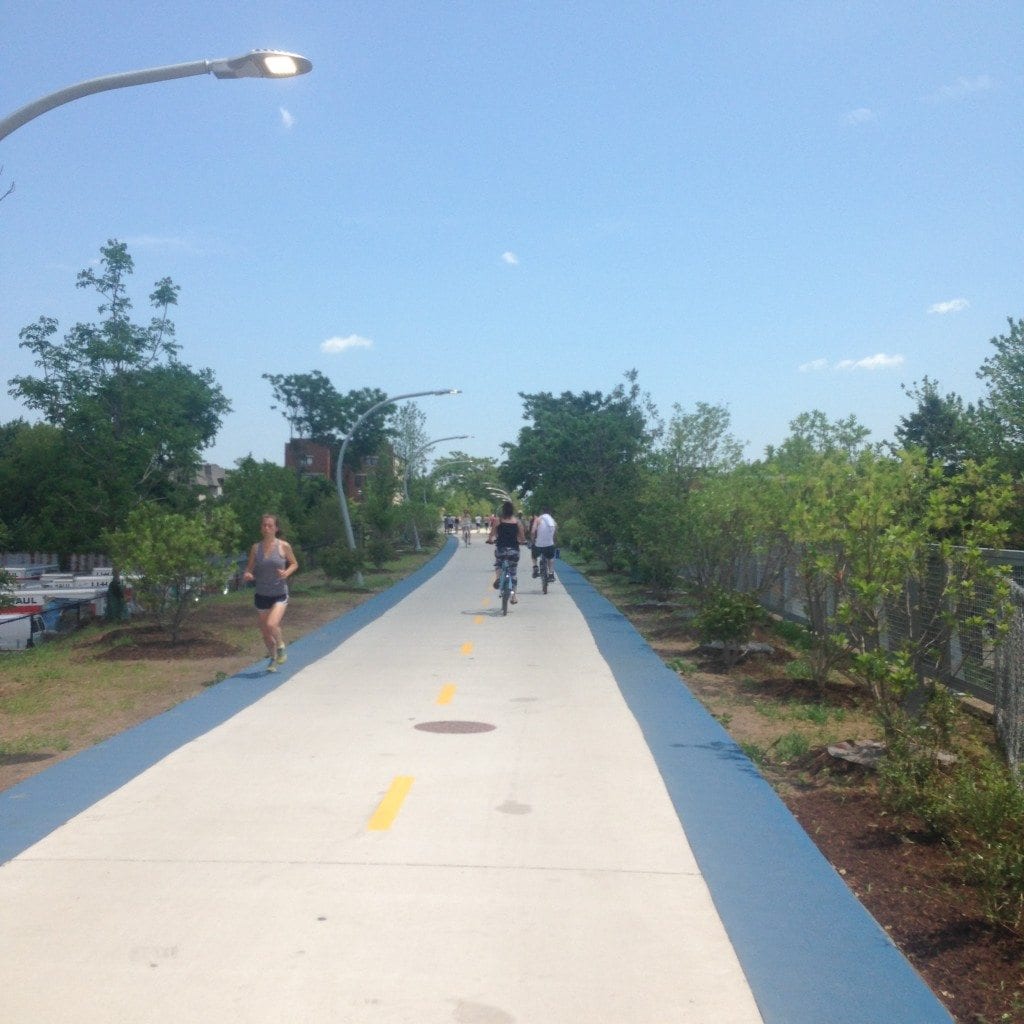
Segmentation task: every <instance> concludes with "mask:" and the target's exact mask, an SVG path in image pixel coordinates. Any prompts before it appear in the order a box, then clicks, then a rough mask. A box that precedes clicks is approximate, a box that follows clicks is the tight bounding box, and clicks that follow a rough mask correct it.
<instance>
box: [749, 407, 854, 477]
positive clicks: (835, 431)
mask: <svg viewBox="0 0 1024 1024" xmlns="http://www.w3.org/2000/svg"><path fill="white" fill-rule="evenodd" d="M789 429H790V434H789V436H788V437H787V438H786V439H785V440H784V441H783V442H782V444H781V445H779V447H778V448H775V447H773V446H771V445H769V446H768V448H767V450H766V451H765V457H766V458H767V459H769V460H772V461H777V462H781V463H786V464H789V465H799V464H800V463H801V462H802V461H804V460H805V459H808V458H811V457H813V456H814V455H824V454H830V453H832V452H839V453H841V454H845V455H846V456H848V457H850V458H852V457H853V456H854V455H856V454H857V452H859V451H861V450H862V449H863V448H864V447H865V444H866V441H867V438H868V437H869V436H870V434H871V431H870V430H869V429H868V428H867V427H865V426H864V425H863V424H862V423H860V422H859V421H858V420H857V417H856V416H855V415H853V414H852V413H851V415H849V416H847V417H846V419H838V420H829V418H828V417H827V416H826V415H825V413H823V412H822V411H821V410H820V409H814V410H813V411H811V412H802V413H800V415H799V416H797V417H796V419H794V420H792V421H790V424H789Z"/></svg>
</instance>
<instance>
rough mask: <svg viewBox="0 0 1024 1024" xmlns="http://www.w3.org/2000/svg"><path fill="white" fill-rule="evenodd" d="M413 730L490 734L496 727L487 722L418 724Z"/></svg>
mask: <svg viewBox="0 0 1024 1024" xmlns="http://www.w3.org/2000/svg"><path fill="white" fill-rule="evenodd" d="M415 728H417V729H420V730H422V731H423V732H490V731H491V730H492V729H494V728H496V727H495V726H493V725H491V724H490V723H489V722H420V724H419V725H417V726H415Z"/></svg>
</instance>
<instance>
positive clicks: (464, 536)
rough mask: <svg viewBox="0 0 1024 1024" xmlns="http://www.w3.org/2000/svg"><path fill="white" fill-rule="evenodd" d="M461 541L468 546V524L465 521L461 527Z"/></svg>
mask: <svg viewBox="0 0 1024 1024" xmlns="http://www.w3.org/2000/svg"><path fill="white" fill-rule="evenodd" d="M462 543H463V544H464V545H465V546H466V547H467V548H468V547H469V524H468V523H467V524H466V525H465V526H463V528H462Z"/></svg>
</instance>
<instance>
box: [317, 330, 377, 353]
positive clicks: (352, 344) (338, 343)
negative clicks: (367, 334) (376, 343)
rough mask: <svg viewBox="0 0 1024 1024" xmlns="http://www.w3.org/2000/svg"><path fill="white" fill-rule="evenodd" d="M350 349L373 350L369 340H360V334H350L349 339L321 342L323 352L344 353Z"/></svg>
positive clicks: (331, 339)
mask: <svg viewBox="0 0 1024 1024" xmlns="http://www.w3.org/2000/svg"><path fill="white" fill-rule="evenodd" d="M348 348H373V342H372V341H370V339H369V338H360V337H359V335H358V334H350V335H349V336H348V337H347V338H338V337H334V338H328V339H327V340H326V341H324V342H321V344H320V351H321V352H331V353H333V352H344V351H345V349H348Z"/></svg>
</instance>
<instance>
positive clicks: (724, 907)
mask: <svg viewBox="0 0 1024 1024" xmlns="http://www.w3.org/2000/svg"><path fill="white" fill-rule="evenodd" d="M558 576H559V580H560V581H561V583H562V584H563V585H564V586H565V588H566V590H567V591H568V593H569V594H570V596H571V597H572V599H573V600H574V601H575V602H576V605H577V607H578V608H579V609H580V611H581V612H582V614H583V616H584V618H585V619H586V621H587V624H588V625H589V627H590V630H591V633H592V634H593V636H594V640H595V641H596V643H597V646H598V649H599V650H600V651H601V654H602V656H603V657H604V658H605V660H606V661H607V662H608V664H609V666H610V667H611V669H612V672H613V673H614V675H615V678H616V680H617V681H618V684H619V688H620V690H621V691H622V695H623V697H624V698H625V700H626V703H627V705H628V706H629V709H630V711H631V712H632V714H633V716H634V717H635V718H636V721H637V723H638V725H639V726H640V729H641V731H642V732H643V735H644V738H645V740H646V742H647V745H648V746H649V748H650V750H651V753H652V754H653V756H654V759H655V761H656V763H657V765H658V769H659V771H660V772H661V775H662V778H663V779H664V782H665V786H666V788H667V790H668V793H669V796H670V798H671V800H672V802H673V804H674V806H675V808H676V813H677V814H678V815H679V819H680V821H681V822H682V823H683V826H684V828H685V829H686V835H687V837H688V839H689V841H690V845H691V847H692V848H693V852H694V855H695V856H696V858H697V862H698V864H699V865H700V869H701V873H702V875H703V876H704V879H705V881H706V882H707V884H708V887H709V889H710V891H711V896H712V899H713V900H714V902H715V906H716V907H717V909H718V912H719V915H720V916H721V918H722V921H723V923H724V925H725V928H726V931H727V933H728V935H729V938H730V940H731V941H732V944H733V947H734V948H735V950H736V953H737V956H738V957H739V959H740V963H741V964H742V966H743V970H744V973H745V974H746V976H747V979H748V981H749V983H750V986H751V989H752V991H753V993H754V998H755V999H756V1000H757V1004H758V1008H759V1009H760V1011H761V1013H762V1015H763V1017H764V1020H765V1022H766V1024H825V1022H830V1021H834V1022H838V1024H841V1022H850V1024H952V1017H951V1016H950V1015H949V1013H948V1012H947V1011H946V1009H945V1008H944V1007H943V1006H942V1004H941V1003H940V1002H939V1001H938V999H937V998H936V996H935V995H934V993H932V991H931V990H930V989H929V988H928V986H927V985H925V983H924V981H923V980H922V978H921V977H920V975H918V974H917V972H916V971H915V970H914V969H913V967H912V966H911V964H910V963H909V962H908V961H907V960H906V958H905V957H904V956H903V954H902V953H901V952H900V951H899V949H898V948H897V947H896V946H895V945H894V944H893V942H892V941H891V940H890V938H889V937H888V935H887V934H886V933H885V931H884V930H883V929H882V928H881V927H880V926H879V925H878V923H877V922H876V921H875V919H874V918H873V917H871V915H870V914H869V913H868V912H867V910H865V908H864V907H863V906H862V904H861V903H860V902H858V900H857V899H856V898H855V897H854V895H853V894H852V893H851V892H850V890H849V889H848V888H847V886H846V884H845V883H844V882H843V880H842V878H841V877H840V876H839V875H838V874H837V873H836V871H835V870H834V869H833V868H832V866H831V865H830V864H829V863H828V861H827V860H826V859H825V858H824V857H823V856H822V854H821V853H820V851H819V850H818V848H817V847H816V846H815V845H814V843H813V842H812V841H811V840H810V838H809V837H808V836H807V833H806V832H804V830H803V829H802V828H801V826H800V824H799V823H798V822H797V820H796V819H795V818H794V817H793V815H792V814H791V813H790V811H789V809H788V808H787V807H786V805H785V804H784V803H783V802H782V800H781V799H780V798H779V797H778V795H777V794H776V793H775V791H774V790H773V789H772V788H771V786H769V785H768V783H767V782H766V781H765V780H764V778H763V777H762V776H761V774H760V772H758V770H757V768H756V767H755V766H754V764H753V763H752V762H751V761H750V760H749V759H748V758H747V756H746V755H745V754H744V753H743V751H742V750H741V749H740V748H739V747H738V746H737V744H736V743H735V742H734V741H733V740H732V738H731V737H730V736H729V735H728V733H726V732H725V730H724V729H723V728H722V727H721V726H720V725H719V724H718V722H716V721H715V720H714V718H712V717H711V715H710V714H709V713H708V712H707V711H706V710H705V709H704V708H703V706H702V705H701V704H700V703H699V702H698V701H697V700H696V698H695V697H694V696H693V695H692V694H691V693H690V691H689V690H688V689H687V688H686V686H685V684H684V682H683V681H682V680H680V678H679V676H678V675H677V674H676V673H675V672H674V671H672V669H670V668H669V667H668V666H667V665H665V664H664V662H662V660H661V659H660V658H659V657H658V655H657V654H655V653H654V651H653V650H652V649H651V647H650V646H649V645H648V644H647V642H646V641H645V640H644V639H643V637H641V636H640V634H639V633H638V632H637V631H636V630H635V629H634V628H633V626H632V625H631V623H630V622H629V620H628V619H626V618H625V616H623V615H622V614H621V613H620V612H619V611H618V610H617V609H616V608H615V606H614V605H612V604H611V603H610V602H609V601H607V600H606V599H605V598H604V597H602V596H601V595H600V594H598V593H597V591H595V590H594V588H593V587H592V586H591V585H590V584H589V583H587V581H586V580H585V579H584V577H583V576H582V575H581V574H580V573H579V572H577V571H576V570H575V569H573V568H572V567H571V566H569V565H566V564H565V563H564V562H559V566H558Z"/></svg>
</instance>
